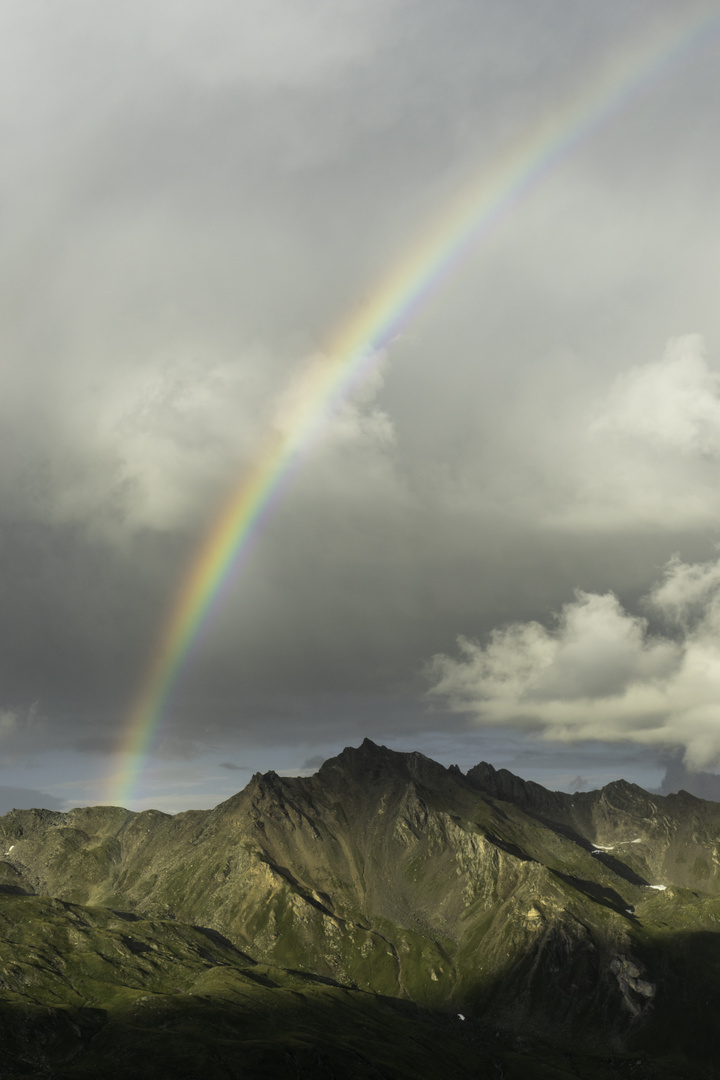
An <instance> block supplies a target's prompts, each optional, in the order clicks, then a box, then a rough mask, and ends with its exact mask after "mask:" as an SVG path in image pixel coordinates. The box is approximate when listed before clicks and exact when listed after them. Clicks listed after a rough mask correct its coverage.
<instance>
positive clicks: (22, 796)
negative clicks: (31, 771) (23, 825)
mask: <svg viewBox="0 0 720 1080" xmlns="http://www.w3.org/2000/svg"><path fill="white" fill-rule="evenodd" d="M33 809H42V810H65V809H66V806H65V800H63V799H57V798H55V796H54V795H47V794H46V793H45V792H44V791H36V790H35V788H24V787H12V785H10V784H0V814H8V813H9V812H10V811H11V810H33Z"/></svg>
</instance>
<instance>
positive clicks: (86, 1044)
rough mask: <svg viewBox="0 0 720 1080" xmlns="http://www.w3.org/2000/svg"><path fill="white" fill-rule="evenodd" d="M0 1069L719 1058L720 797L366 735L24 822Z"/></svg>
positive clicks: (72, 1074) (471, 1067) (698, 1067)
mask: <svg viewBox="0 0 720 1080" xmlns="http://www.w3.org/2000/svg"><path fill="white" fill-rule="evenodd" d="M0 857H1V858H2V861H0V890H1V892H0V917H1V918H2V920H3V921H2V930H1V931H0V1010H2V1013H3V1014H4V1019H5V1022H4V1023H3V1024H2V1025H0V1076H2V1077H3V1078H11V1077H16V1076H17V1077H31V1076H32V1077H58V1078H62V1080H81V1078H87V1080H89V1078H90V1077H93V1078H95V1077H103V1080H104V1078H108V1080H113V1078H117V1080H126V1078H130V1077H138V1078H142V1077H148V1078H154V1077H166V1076H167V1077H173V1078H176V1077H186V1078H187V1080H193V1078H194V1080H214V1078H215V1077H217V1078H218V1080H220V1078H223V1080H234V1078H236V1077H237V1078H238V1080H239V1078H241V1077H242V1078H247V1077H256V1076H272V1077H293V1078H294V1077H298V1076H302V1077H305V1076H307V1077H338V1078H340V1077H343V1078H345V1077H366V1076H367V1077H389V1078H395V1077H407V1078H412V1077H418V1078H425V1077H427V1078H432V1077H435V1076H437V1077H448V1076H452V1077H468V1078H469V1077H474V1078H475V1077H483V1078H485V1077H487V1078H495V1077H504V1078H507V1080H510V1078H511V1077H515V1078H517V1080H525V1078H532V1077H538V1078H540V1077H544V1078H548V1080H549V1078H556V1080H560V1078H561V1077H563V1078H564V1077H582V1078H588V1080H591V1078H597V1080H600V1078H606V1077H607V1078H609V1077H613V1078H617V1077H623V1076H628V1077H633V1078H645V1077H647V1078H649V1077H653V1078H655V1077H660V1078H663V1077H664V1078H667V1080H670V1078H672V1080H677V1078H680V1077H685V1076H687V1077H693V1078H698V1077H699V1078H707V1080H709V1078H712V1077H718V1076H720V1066H718V1064H717V1061H718V1059H719V1057H718V1055H719V1052H720V1037H719V1036H718V1035H717V1034H716V1028H717V1024H716V1016H717V1013H718V1007H720V980H719V978H718V976H719V975H720V934H719V929H720V804H717V803H713V802H707V801H703V800H701V799H697V798H695V797H694V796H692V795H688V794H687V793H685V792H680V793H679V794H677V795H670V796H665V797H663V796H660V795H651V794H648V793H647V792H645V791H643V790H642V788H639V787H636V786H635V785H633V784H627V783H625V782H624V781H619V782H616V783H613V784H609V785H608V786H607V787H605V788H603V789H602V790H600V791H594V792H585V793H579V794H575V795H566V794H563V793H560V792H550V791H546V790H545V789H544V788H542V787H540V786H539V785H538V784H534V783H530V782H527V781H524V780H521V779H520V778H519V777H516V776H514V775H513V774H512V773H509V772H507V771H506V770H495V769H494V768H493V767H492V766H491V765H488V764H486V763H481V764H480V765H477V766H476V767H475V768H473V769H471V770H470V771H469V772H468V773H467V775H463V773H461V772H460V770H459V769H458V768H457V767H456V766H451V767H450V768H449V769H446V768H444V767H443V766H442V765H439V764H438V763H437V762H434V761H431V760H430V759H429V758H426V757H424V756H423V755H422V754H418V753H413V754H401V753H396V752H394V751H391V750H388V749H387V748H386V747H382V746H377V745H375V744H374V743H372V742H370V741H369V740H367V739H366V740H365V742H364V743H363V744H362V746H360V747H359V748H358V749H346V750H344V751H343V752H342V753H341V754H340V755H338V757H335V758H332V759H330V760H329V761H326V762H325V764H324V765H323V766H322V767H321V768H320V770H319V771H318V772H317V773H316V774H315V775H314V776H312V777H308V778H285V777H282V778H281V777H279V776H278V775H277V774H275V773H272V772H270V773H265V774H264V775H260V774H257V775H255V776H254V777H253V778H252V780H251V781H250V783H249V784H248V786H247V787H246V788H245V789H244V791H241V792H239V793H238V794H237V795H235V796H233V797H232V798H231V799H228V800H227V801H226V802H223V803H221V804H220V805H219V806H217V807H216V808H215V809H214V810H209V811H189V812H186V813H182V814H176V815H174V816H169V815H166V814H162V813H160V812H158V811H146V812H143V813H139V814H134V813H131V812H129V811H127V810H122V809H120V808H114V807H94V808H84V809H78V810H72V811H70V812H69V813H58V812H55V811H49V810H27V811H26V810H22V811H18V810H14V811H12V813H10V814H7V815H5V816H4V817H3V818H0Z"/></svg>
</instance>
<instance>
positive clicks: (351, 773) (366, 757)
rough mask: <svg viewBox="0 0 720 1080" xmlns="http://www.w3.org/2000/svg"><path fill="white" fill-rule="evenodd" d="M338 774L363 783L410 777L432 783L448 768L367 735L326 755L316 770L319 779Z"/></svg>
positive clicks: (440, 777) (442, 775) (443, 776)
mask: <svg viewBox="0 0 720 1080" xmlns="http://www.w3.org/2000/svg"><path fill="white" fill-rule="evenodd" d="M457 771H458V772H459V770H457ZM341 776H342V777H349V778H351V779H353V780H355V781H356V782H361V783H363V784H367V783H368V782H370V783H373V782H375V783H377V782H381V781H385V780H392V779H402V780H405V781H407V780H411V779H412V780H417V781H419V782H420V783H424V784H431V785H432V784H435V783H437V782H438V781H440V780H441V779H444V778H446V777H447V776H448V770H447V769H446V768H445V766H444V765H440V764H439V763H438V762H437V761H433V760H432V758H429V757H426V756H425V755H424V754H421V753H419V752H418V751H417V750H415V751H412V752H410V753H405V752H403V751H400V750H391V749H390V748H389V747H387V746H383V745H382V744H378V743H375V742H373V741H372V739H367V738H366V739H363V741H362V743H361V744H360V746H358V747H354V746H346V747H345V749H344V750H342V751H341V753H339V754H338V755H337V757H334V758H328V760H327V761H326V762H325V763H324V764H323V765H322V766H321V767H320V769H319V770H318V773H317V777H318V779H321V780H322V781H324V782H326V783H327V782H328V781H329V780H331V778H332V777H337V778H340V777H341Z"/></svg>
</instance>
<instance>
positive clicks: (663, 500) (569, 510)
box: [546, 334, 720, 531]
mask: <svg viewBox="0 0 720 1080" xmlns="http://www.w3.org/2000/svg"><path fill="white" fill-rule="evenodd" d="M559 445H560V446H561V450H562V453H563V455H564V461H563V463H562V464H560V466H559V467H560V473H561V475H563V476H564V480H565V485H564V486H565V497H564V498H563V500H562V501H561V504H560V507H559V509H556V510H555V511H554V512H553V513H551V514H549V515H546V522H547V523H548V524H549V525H551V526H554V527H562V528H567V527H570V528H581V529H588V528H590V529H600V530H603V531H607V530H609V529H616V528H632V527H636V526H648V525H655V526H659V527H661V528H668V529H677V528H682V527H697V526H703V525H707V524H714V523H715V522H716V521H717V518H718V514H720V489H718V486H717V466H718V461H719V460H720V374H719V373H718V372H717V371H715V370H714V369H713V368H712V367H711V366H710V365H709V363H708V361H707V359H706V356H705V348H704V343H703V340H702V338H701V337H700V336H699V335H697V334H691V335H687V336H685V337H679V338H676V339H674V340H672V341H671V342H670V343H669V344H668V347H667V349H666V351H665V354H664V356H663V357H662V358H661V359H660V360H657V361H653V362H651V363H648V364H644V365H639V366H635V367H632V368H630V369H629V370H627V371H625V372H623V373H622V374H621V375H619V376H618V377H617V378H616V379H615V382H614V383H613V384H612V386H611V387H610V389H609V391H608V392H607V393H606V394H605V396H604V397H603V398H602V399H601V400H600V401H599V402H598V403H596V404H595V405H594V406H593V407H591V408H590V409H588V410H587V411H586V412H585V415H584V417H581V423H580V425H579V427H577V428H576V429H574V430H573V429H572V428H571V429H570V430H569V431H566V436H565V438H564V439H561V440H560V441H559ZM568 462H569V463H568Z"/></svg>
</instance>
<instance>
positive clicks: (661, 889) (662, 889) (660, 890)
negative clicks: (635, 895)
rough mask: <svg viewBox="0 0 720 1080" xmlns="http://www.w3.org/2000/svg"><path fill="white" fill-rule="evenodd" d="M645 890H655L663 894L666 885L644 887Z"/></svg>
mask: <svg viewBox="0 0 720 1080" xmlns="http://www.w3.org/2000/svg"><path fill="white" fill-rule="evenodd" d="M645 888H646V889H657V890H658V892H665V890H666V889H667V885H646V886H645Z"/></svg>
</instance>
